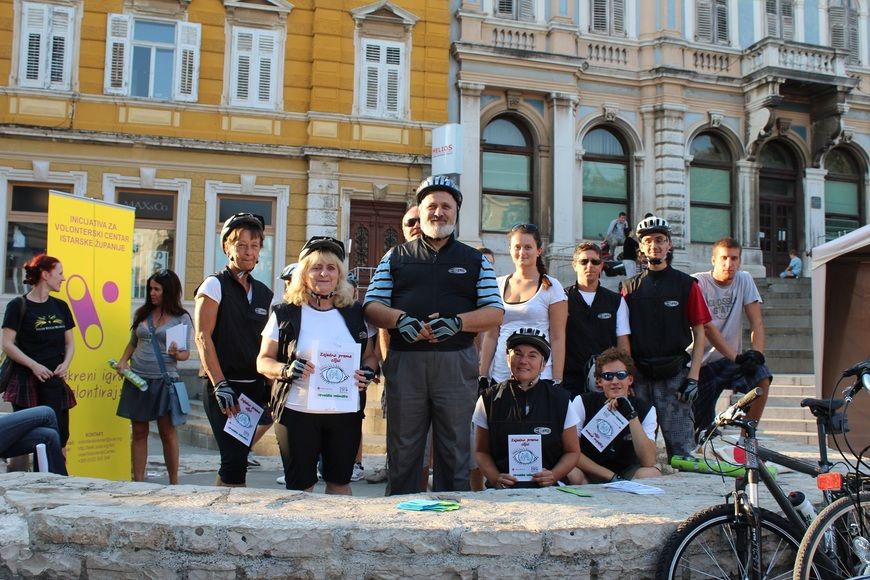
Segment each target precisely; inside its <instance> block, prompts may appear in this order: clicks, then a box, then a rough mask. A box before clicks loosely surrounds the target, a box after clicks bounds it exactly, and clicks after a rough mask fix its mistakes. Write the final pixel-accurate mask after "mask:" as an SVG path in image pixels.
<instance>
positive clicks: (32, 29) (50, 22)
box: [11, 2, 78, 91]
mask: <svg viewBox="0 0 870 580" xmlns="http://www.w3.org/2000/svg"><path fill="white" fill-rule="evenodd" d="M40 13H42V15H40ZM77 16H78V12H77V10H76V8H75V7H74V6H65V5H58V4H49V3H45V2H22V3H21V10H20V18H18V19H17V22H18V27H17V32H18V35H17V39H18V40H17V44H16V46H17V48H18V55H17V56H18V66H17V69H13V70H17V79H15V80H13V82H12V83H11V84H13V85H16V84H17V86H20V87H26V88H32V89H47V90H53V91H70V90H72V76H73V53H74V52H76V50H77V44H78V43H77V34H76V32H77V28H78V27H77V21H76V18H77ZM37 18H38V19H41V22H34V19H37ZM31 34H38V35H39V42H38V45H37V46H35V47H31V46H30V42H29V39H30V35H31ZM58 40H60V41H61V43H60V49H61V50H62V51H63V52H62V53H61V54H60V55H59V57H57V55H56V54H55V48H56V46H55V42H57V41H58ZM32 48H35V50H36V54H35V55H34V54H33V51H32V50H31V49H32ZM34 61H36V62H35V64H36V67H37V76H36V78H32V79H29V78H28V68H29V67H28V64H30V63H33V62H34ZM57 66H59V67H60V69H61V78H60V80H52V69H53V68H54V67H57Z"/></svg>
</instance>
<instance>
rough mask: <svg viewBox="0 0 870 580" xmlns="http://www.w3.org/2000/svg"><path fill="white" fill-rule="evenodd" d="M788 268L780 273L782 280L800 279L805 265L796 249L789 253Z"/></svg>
mask: <svg viewBox="0 0 870 580" xmlns="http://www.w3.org/2000/svg"><path fill="white" fill-rule="evenodd" d="M788 257H789V260H788V267H786V269H785V270H783V271H782V272H780V273H779V277H780V278H800V277H801V272H803V269H804V263H803V262H801V259H800V256H798V251H797V250H796V249H794V248H792V249H791V250H789V251H788Z"/></svg>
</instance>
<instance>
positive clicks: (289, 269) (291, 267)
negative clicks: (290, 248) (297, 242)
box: [278, 262, 299, 282]
mask: <svg viewBox="0 0 870 580" xmlns="http://www.w3.org/2000/svg"><path fill="white" fill-rule="evenodd" d="M298 265H299V262H293V263H292V264H287V265H286V266H284V269H283V270H281V275H280V276H278V277H279V278H280V279H282V280H285V281H287V282H289V281H290V280H292V279H293V272H294V271H295V270H296V266H298Z"/></svg>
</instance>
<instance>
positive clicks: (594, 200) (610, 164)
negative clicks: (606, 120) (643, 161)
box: [583, 128, 631, 240]
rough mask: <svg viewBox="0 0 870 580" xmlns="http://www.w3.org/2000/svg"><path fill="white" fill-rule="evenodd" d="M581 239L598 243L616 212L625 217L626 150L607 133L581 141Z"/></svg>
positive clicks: (600, 131)
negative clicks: (593, 240) (582, 152)
mask: <svg viewBox="0 0 870 580" xmlns="http://www.w3.org/2000/svg"><path fill="white" fill-rule="evenodd" d="M583 149H584V154H583V237H584V238H587V239H595V240H598V239H601V238H602V237H603V236H604V233H605V232H604V230H606V229H607V225H608V224H609V223H610V222H611V220H613V219H614V218H615V217H616V216H618V215H619V212H621V211H624V212H625V213H626V214H629V222H630V220H631V215H630V212H629V211H628V208H629V203H628V200H629V185H628V184H629V178H628V175H629V172H628V148H627V147H626V146H625V145H624V143H623V141H622V139H621V138H620V137H619V136H618V135H617V134H616V133H613V132H611V131H610V130H609V129H604V128H598V129H593V130H592V131H589V133H587V134H586V136H585V137H584V138H583Z"/></svg>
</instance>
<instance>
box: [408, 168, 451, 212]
mask: <svg viewBox="0 0 870 580" xmlns="http://www.w3.org/2000/svg"><path fill="white" fill-rule="evenodd" d="M430 191H446V192H447V193H449V194H450V195H452V196H453V199H455V200H456V209H457V210H458V209H459V208H460V207H462V192H461V191H459V188H458V187H457V186H456V182H455V181H453V180H452V179H450V178H449V177H447V176H446V175H430V176H429V177H427V178H426V179H424V180H423V181H421V182H420V185H419V186H417V205H420V204H421V203H422V202H423V198H425V197H426V195H427V194H428V193H429V192H430Z"/></svg>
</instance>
